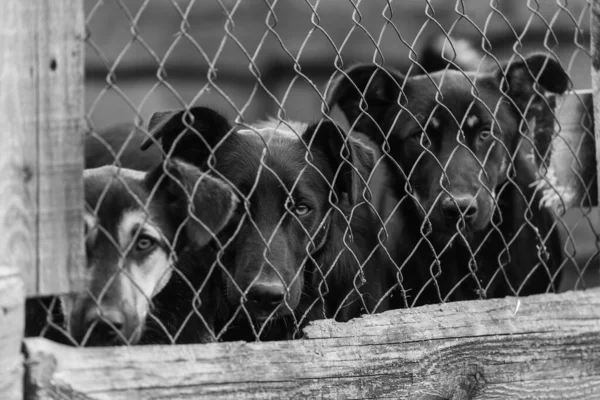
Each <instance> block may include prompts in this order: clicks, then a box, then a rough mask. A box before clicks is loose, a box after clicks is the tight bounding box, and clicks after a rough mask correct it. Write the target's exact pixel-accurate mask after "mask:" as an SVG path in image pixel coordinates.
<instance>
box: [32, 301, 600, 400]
mask: <svg viewBox="0 0 600 400" xmlns="http://www.w3.org/2000/svg"><path fill="white" fill-rule="evenodd" d="M598 332H600V289H596V290H589V291H586V292H567V293H564V294H560V295H538V296H530V297H527V298H520V299H516V298H505V299H496V300H486V301H477V302H456V303H449V304H445V305H436V306H425V307H419V308H414V309H408V310H396V311H389V312H386V313H384V314H380V315H377V316H365V317H363V318H359V319H356V320H353V321H351V322H349V323H345V324H342V323H336V322H333V321H329V320H326V321H319V322H316V323H313V324H312V325H311V326H309V327H308V328H307V329H306V333H307V336H308V338H307V339H305V340H298V341H290V342H269V343H241V342H235V343H218V344H208V345H181V346H138V347H129V348H127V347H115V348H96V349H94V348H86V349H76V348H70V347H64V346H62V345H58V344H55V343H53V342H49V341H46V340H45V339H39V338H36V339H27V340H26V348H27V352H28V354H29V355H30V357H39V356H40V355H42V356H43V357H46V358H48V357H51V358H52V359H54V360H55V366H54V368H53V373H52V374H51V376H50V377H49V378H47V379H46V380H45V383H44V382H41V384H39V385H38V386H39V389H40V390H45V391H46V392H47V393H54V394H55V395H54V396H55V397H54V398H68V397H66V395H64V396H62V395H60V394H59V393H61V392H64V393H67V394H68V395H69V396H80V397H81V398H90V399H146V398H153V399H172V398H235V399H250V398H253V399H254V398H256V399H269V398H286V399H287V398H311V399H313V398H321V399H341V398H361V399H364V398H402V399H431V400H433V399H436V400H441V399H507V398H510V399H526V398H527V399H532V398H546V399H559V398H570V399H589V398H598V396H600V334H599V333H598Z"/></svg>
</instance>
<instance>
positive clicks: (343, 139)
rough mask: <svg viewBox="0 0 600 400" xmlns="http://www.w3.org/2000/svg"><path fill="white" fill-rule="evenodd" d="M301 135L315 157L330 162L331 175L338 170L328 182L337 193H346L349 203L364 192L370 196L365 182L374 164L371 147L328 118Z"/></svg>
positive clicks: (356, 201)
mask: <svg viewBox="0 0 600 400" xmlns="http://www.w3.org/2000/svg"><path fill="white" fill-rule="evenodd" d="M302 139H303V140H304V142H305V143H306V144H307V146H308V147H309V149H310V151H311V152H313V156H314V157H319V156H321V157H322V159H324V160H325V162H328V163H329V164H330V166H331V169H332V171H333V173H334V176H336V173H337V177H336V178H335V180H334V181H333V182H330V183H332V185H333V188H334V190H335V192H336V194H337V195H338V196H339V195H341V194H342V193H345V194H346V195H347V196H348V200H349V202H350V204H351V205H354V204H357V203H358V202H360V201H361V199H362V198H363V196H365V198H366V199H367V200H369V199H370V192H369V190H368V185H367V182H368V179H369V175H370V174H371V171H373V168H374V167H375V153H374V151H373V150H372V149H371V148H370V147H368V146H367V145H365V144H363V143H362V142H361V141H360V140H357V139H354V138H352V137H349V136H347V135H346V134H345V132H343V131H342V129H341V128H340V127H339V126H338V125H336V124H334V123H333V122H331V121H321V122H320V123H316V124H313V125H310V126H309V127H308V128H307V129H306V131H305V132H304V134H303V135H302ZM318 152H320V155H319V154H318ZM365 189H367V190H366V191H365Z"/></svg>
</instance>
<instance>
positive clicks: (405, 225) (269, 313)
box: [27, 0, 600, 345]
mask: <svg viewBox="0 0 600 400" xmlns="http://www.w3.org/2000/svg"><path fill="white" fill-rule="evenodd" d="M86 11H87V21H86V23H87V25H88V35H87V37H86V39H85V40H86V44H87V55H86V60H87V61H86V63H87V64H86V68H87V81H86V85H87V90H88V115H87V120H88V123H89V126H90V132H89V134H88V137H87V139H86V168H88V169H89V170H87V171H86V175H85V180H86V202H87V204H86V213H85V218H84V219H85V223H86V228H87V231H86V245H87V251H88V272H89V276H88V278H89V286H88V288H87V291H86V292H85V293H77V294H73V295H70V296H66V297H64V298H62V299H61V300H60V301H59V300H58V299H57V298H48V299H41V300H40V299H30V300H29V302H28V328H27V329H28V332H27V334H28V335H41V336H47V337H50V338H52V339H53V340H57V341H61V342H63V343H69V344H73V345H106V344H147V343H204V342H211V341H226V340H281V339H292V338H298V337H301V335H302V327H303V326H305V325H306V324H307V323H308V322H310V321H311V320H314V319H318V318H336V319H338V320H340V321H346V320H349V319H351V318H354V317H357V316H359V315H361V314H364V313H375V312H381V311H385V310H387V309H394V308H403V307H413V306H419V305H423V304H431V303H439V302H447V301H456V300H477V299H485V298H491V297H503V296H507V295H511V296H524V295H529V294H535V293H546V292H556V291H562V290H568V289H572V288H576V289H581V288H585V287H589V286H593V285H595V284H596V283H597V277H595V275H597V265H596V264H597V262H598V261H597V256H598V252H599V248H600V247H599V246H598V238H599V236H598V232H597V231H596V227H597V226H598V225H597V221H596V219H595V216H594V214H593V210H594V209H593V208H592V206H593V205H595V202H596V198H597V189H596V187H595V180H596V175H595V161H594V160H595V158H594V151H593V148H594V146H593V143H594V142H593V132H591V131H590V126H591V121H592V117H591V111H590V109H589V107H588V105H589V104H588V103H586V99H585V98H583V97H581V96H580V97H571V100H570V101H571V103H569V104H570V105H568V106H566V105H565V104H563V100H562V98H561V97H560V96H558V97H548V96H547V95H548V94H549V93H551V92H555V93H557V94H561V93H562V92H564V90H565V89H566V88H567V84H568V86H570V87H572V88H573V87H574V88H577V89H580V88H586V87H589V86H590V84H589V81H590V80H589V72H588V71H589V65H590V60H589V58H590V55H589V50H588V39H587V32H588V27H587V21H588V17H589V5H588V4H587V2H585V1H575V2H569V4H567V3H566V2H565V3H563V2H562V1H560V0H558V1H557V2H556V3H553V2H545V3H544V4H539V3H538V2H534V1H528V2H522V1H520V0H515V1H503V2H495V1H491V2H490V3H489V4H485V3H482V2H476V1H460V0H459V1H457V2H456V3H450V2H443V3H442V2H434V1H427V2H425V3H423V2H418V1H414V2H411V1H409V2H401V3H396V4H392V2H389V1H387V2H386V1H373V2H369V4H368V6H367V4H366V2H361V1H352V0H350V1H345V0H344V1H342V0H339V1H333V2H320V1H305V2H293V3H284V2H278V1H264V2H261V3H259V2H251V3H250V2H242V1H239V0H238V1H221V0H217V1H215V2H213V3H211V4H210V5H209V4H208V3H206V2H198V1H170V2H150V1H148V0H146V1H133V2H129V1H128V2H125V1H122V0H114V1H108V2H105V1H91V0H90V1H88V2H86ZM451 38H452V39H451ZM456 38H465V40H462V41H461V40H456ZM465 46H466V47H465ZM534 50H535V51H544V52H545V54H547V55H548V56H549V57H548V58H544V59H543V63H541V64H540V59H532V58H528V54H529V53H530V52H531V51H534ZM441 54H445V58H444V57H442V56H441ZM553 60H560V64H562V66H563V67H564V69H565V70H566V71H567V73H568V74H569V75H568V77H567V76H564V75H561V73H560V71H558V70H557V69H553V68H554V66H556V65H560V64H553V62H554V63H556V61H553ZM507 62H508V64H507ZM355 63H360V64H361V65H362V67H353V65H354V64H355ZM586 67H587V69H586ZM438 70H442V71H438ZM396 71H401V72H396ZM548 71H549V72H548ZM582 71H584V72H582ZM573 98H576V100H573ZM573 102H574V103H573ZM575 103H576V104H575ZM561 107H566V110H564V111H561V110H563V109H562V108H561ZM569 107H579V108H583V109H584V110H585V111H586V112H584V113H583V114H581V115H584V116H585V117H584V118H583V119H581V121H576V122H575V123H574V124H578V125H579V129H575V128H573V129H570V130H569V129H567V130H566V131H565V130H563V126H561V124H560V123H559V120H560V118H559V115H562V114H561V113H565V112H567V113H568V112H569V110H571V108H569ZM271 116H273V117H272V118H271ZM256 121H259V122H256ZM296 121H302V122H296ZM117 123H118V124H117ZM575 131H577V132H580V131H583V132H584V134H583V135H577V134H572V133H571V132H575ZM143 142H145V143H146V147H148V148H147V149H146V150H145V151H142V150H140V147H141V146H142V143H143ZM590 144H592V145H591V146H590ZM590 149H592V150H590ZM569 163H570V164H569ZM107 164H111V165H113V167H102V166H103V165H107ZM566 164H569V165H570V167H564V165H566ZM121 167H122V168H121ZM130 169H134V170H138V171H142V172H137V173H136V172H132V171H131V170H130ZM557 171H559V172H557ZM560 171H563V172H560ZM564 171H568V172H569V173H565V172H564ZM59 303H60V305H59Z"/></svg>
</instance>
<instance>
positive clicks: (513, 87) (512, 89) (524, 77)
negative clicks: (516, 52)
mask: <svg viewBox="0 0 600 400" xmlns="http://www.w3.org/2000/svg"><path fill="white" fill-rule="evenodd" d="M497 76H498V78H499V79H500V89H501V90H502V92H504V93H507V94H508V97H510V99H511V100H513V101H514V103H515V105H516V106H517V108H518V109H519V110H520V111H521V112H526V111H527V107H528V105H529V103H531V101H532V97H538V98H535V99H533V100H534V101H537V100H541V98H539V94H538V93H541V94H542V95H545V94H546V92H551V93H563V92H565V91H566V90H568V89H569V86H570V84H571V81H570V79H569V76H568V75H567V73H566V72H565V70H564V69H563V68H562V67H561V65H560V64H559V63H558V62H557V61H556V60H555V59H553V58H551V56H550V55H549V54H546V53H533V54H530V55H529V56H527V57H526V58H525V59H524V60H516V61H513V62H511V63H509V64H508V65H507V66H506V67H505V68H504V71H502V69H498V71H497Z"/></svg>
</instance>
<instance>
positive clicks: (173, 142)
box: [142, 107, 232, 166]
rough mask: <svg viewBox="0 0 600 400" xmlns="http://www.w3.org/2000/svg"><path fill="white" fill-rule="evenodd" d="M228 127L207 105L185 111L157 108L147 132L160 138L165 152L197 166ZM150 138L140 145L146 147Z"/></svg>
mask: <svg viewBox="0 0 600 400" xmlns="http://www.w3.org/2000/svg"><path fill="white" fill-rule="evenodd" d="M231 130H232V126H231V125H230V124H229V121H227V119H226V118H225V117H224V116H222V115H221V114H219V113H218V112H216V111H214V110H212V109H210V108H207V107H193V108H191V109H189V110H187V111H186V110H179V111H160V112H156V113H154V114H153V115H152V117H151V118H150V122H149V124H148V131H149V132H150V134H151V135H152V137H154V139H161V143H162V148H163V151H164V152H165V154H167V155H168V154H169V152H171V153H170V154H171V157H173V158H178V159H181V160H184V161H187V162H189V163H191V164H194V165H198V166H201V165H203V164H204V162H205V161H206V159H207V158H208V156H209V155H210V154H211V152H212V151H213V149H214V147H215V145H216V144H217V143H218V142H219V141H220V140H221V139H222V138H223V137H224V136H225V135H226V134H227V133H228V132H230V131H231ZM150 144H151V139H149V140H147V141H145V142H144V143H143V144H142V149H145V148H147V147H149V146H150Z"/></svg>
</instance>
